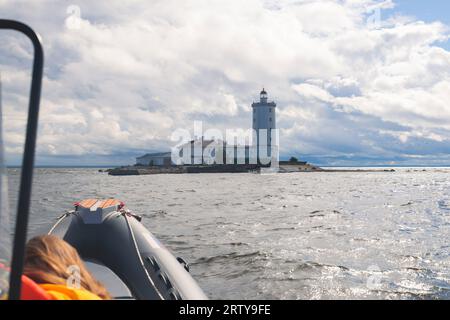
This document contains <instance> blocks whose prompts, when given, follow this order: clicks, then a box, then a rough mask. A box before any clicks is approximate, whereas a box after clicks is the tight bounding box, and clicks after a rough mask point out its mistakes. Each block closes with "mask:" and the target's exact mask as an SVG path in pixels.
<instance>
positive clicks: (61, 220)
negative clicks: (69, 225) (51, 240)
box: [47, 211, 75, 235]
mask: <svg viewBox="0 0 450 320" xmlns="http://www.w3.org/2000/svg"><path fill="white" fill-rule="evenodd" d="M74 213H75V211H66V212H64V214H63V215H62V216H61V217H59V218H58V220H57V221H56V223H55V224H54V225H53V227H52V228H51V229H50V231H49V232H48V233H47V235H51V234H52V233H53V231H54V230H55V229H56V228H57V227H58V226H59V224H60V223H61V222H63V220H64V219H65V218H67V217H68V216H69V215H71V214H74Z"/></svg>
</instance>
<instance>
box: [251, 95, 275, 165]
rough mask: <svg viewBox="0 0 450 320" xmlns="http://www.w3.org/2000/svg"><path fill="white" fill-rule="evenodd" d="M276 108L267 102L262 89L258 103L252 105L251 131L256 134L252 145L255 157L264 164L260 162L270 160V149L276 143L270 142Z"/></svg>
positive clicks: (273, 104) (272, 103) (273, 103)
mask: <svg viewBox="0 0 450 320" xmlns="http://www.w3.org/2000/svg"><path fill="white" fill-rule="evenodd" d="M276 107H277V105H276V103H275V102H273V101H271V102H269V101H268V95H267V92H266V90H265V89H264V88H263V90H262V91H261V93H260V97H259V102H254V103H253V104H252V108H253V130H254V133H256V139H254V140H253V144H254V145H255V143H256V148H257V155H258V159H259V160H260V162H264V161H261V160H262V159H263V158H269V159H270V158H271V156H272V153H271V150H272V147H273V146H275V144H276V143H277V141H272V132H273V131H274V130H275V129H276V128H277V125H276V123H277V122H276V113H275V110H276ZM255 140H256V141H255ZM266 162H267V161H266ZM268 162H270V160H269V161H268ZM265 164H268V163H265Z"/></svg>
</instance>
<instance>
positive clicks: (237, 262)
mask: <svg viewBox="0 0 450 320" xmlns="http://www.w3.org/2000/svg"><path fill="white" fill-rule="evenodd" d="M9 175H10V182H11V183H12V185H13V186H14V185H17V181H18V171H17V170H13V169H12V170H10V172H9ZM449 178H450V169H427V170H426V171H421V170H419V171H416V170H414V169H413V170H407V169H400V171H397V172H396V173H293V174H279V175H257V174H200V175H155V176H130V177H111V176H108V175H107V174H103V173H99V172H98V170H96V169H38V170H37V171H36V175H35V188H34V194H33V209H32V218H31V233H32V234H35V233H37V232H38V230H42V228H46V227H47V226H48V225H49V224H50V223H52V222H53V221H54V219H55V218H56V217H57V216H58V215H60V214H61V212H62V211H63V210H64V209H69V208H70V207H71V204H72V203H73V202H74V201H77V200H80V199H83V198H88V197H89V198H92V197H99V198H103V197H115V198H118V199H121V200H123V201H125V202H126V203H127V205H128V207H129V208H130V209H132V210H133V211H134V212H135V213H137V214H140V215H143V216H144V219H143V222H144V224H145V225H146V227H148V228H149V229H150V230H151V231H152V232H153V233H154V234H155V235H156V236H158V237H159V238H160V239H161V240H162V241H163V242H164V243H165V244H166V245H167V246H168V247H169V248H170V249H171V250H172V251H173V252H175V253H176V254H177V255H179V256H182V257H184V258H185V259H186V260H187V261H189V262H190V264H191V273H192V274H193V276H194V277H195V278H196V279H197V281H198V282H199V284H200V285H201V287H202V288H203V289H204V290H205V291H206V293H207V294H208V295H209V297H211V298H217V299H255V298H256V299H353V298H356V299H381V298H391V299H450V179H449ZM13 189H14V188H13ZM11 197H12V201H15V199H16V198H15V197H14V194H11Z"/></svg>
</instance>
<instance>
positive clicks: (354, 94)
mask: <svg viewBox="0 0 450 320" xmlns="http://www.w3.org/2000/svg"><path fill="white" fill-rule="evenodd" d="M394 6H395V1H375V0H373V1H372V0H342V1H329V0H317V1H309V0H296V1H293V0H292V1H289V0H283V1H268V0H266V1H264V0H246V1H237V0H230V1H219V0H211V1H194V0H186V1H181V2H180V1H175V0H155V1H152V2H148V1H138V0H136V1H131V2H126V3H125V2H123V1H116V0H114V1H107V2H106V1H104V2H100V1H95V2H93V1H74V2H73V5H69V3H61V2H57V1H50V0H48V1H44V2H42V1H28V2H26V3H25V2H13V1H1V2H0V11H1V12H3V13H7V16H8V17H9V18H16V19H20V20H23V21H26V22H27V23H29V24H30V25H32V26H33V27H34V28H35V29H36V30H38V31H39V32H40V34H41V35H42V38H43V41H44V47H45V51H46V72H45V83H44V90H43V100H42V113H41V124H40V133H39V157H40V159H46V161H52V160H51V159H55V161H60V160H59V159H62V158H63V159H68V158H70V157H74V158H83V159H90V158H91V159H94V158H98V157H104V159H107V158H108V157H109V158H110V159H113V158H114V161H118V160H117V159H122V160H121V161H132V157H133V156H135V155H139V154H140V153H141V152H146V151H149V150H158V149H165V148H167V147H168V146H170V145H171V143H170V139H169V138H170V135H171V133H172V132H173V131H174V130H175V129H177V128H187V129H191V128H192V126H193V121H194V120H203V121H205V127H207V126H215V127H219V128H235V127H248V126H250V125H251V113H250V112H251V109H250V105H251V102H252V100H253V99H256V98H257V93H258V92H259V90H260V89H261V87H262V86H265V87H266V89H268V90H269V94H270V95H271V97H273V98H274V99H275V100H276V101H277V103H278V113H279V117H278V119H279V121H278V126H279V127H280V128H281V143H282V145H281V148H282V153H283V155H286V156H287V155H290V154H297V155H300V156H303V157H305V158H307V157H310V158H314V159H324V162H326V161H328V160H325V159H332V160H330V161H331V162H332V163H336V161H337V160H335V159H340V158H341V159H349V158H352V157H353V158H354V159H378V160H376V161H385V160H386V161H391V160H392V159H396V160H398V161H400V159H404V160H405V161H409V160H410V159H411V157H412V156H420V157H424V156H426V155H425V154H424V153H425V151H426V153H427V154H428V156H429V157H430V159H435V158H439V157H441V158H442V159H445V160H443V161H447V159H446V158H445V154H446V153H448V151H450V150H449V149H447V148H448V146H449V139H450V121H449V120H450V108H448V101H450V97H449V95H450V90H449V89H450V88H449V87H450V53H449V52H448V51H446V50H444V49H442V48H439V47H438V46H437V44H439V43H440V42H443V41H447V40H448V37H449V30H448V27H447V26H446V25H444V24H442V23H439V22H435V23H424V22H420V21H415V20H414V19H411V18H405V17H402V16H401V15H399V14H396V15H395V16H392V17H383V19H382V20H381V21H377V20H376V18H377V12H378V11H377V10H378V9H377V8H379V9H380V10H384V9H389V8H393V7H394ZM78 8H79V12H78ZM374 22H375V24H374ZM0 41H1V43H2V46H1V47H0V54H1V56H2V60H1V62H0V70H1V71H2V79H3V82H4V91H5V92H4V95H3V96H4V108H5V113H6V116H7V119H8V121H7V123H5V131H6V132H5V140H6V145H7V150H8V152H9V153H10V154H17V153H18V150H20V148H21V143H22V142H21V139H23V136H22V133H21V132H23V129H24V127H23V126H24V120H25V113H24V111H25V108H26V101H27V94H28V90H29V78H28V77H29V66H30V59H31V48H30V45H29V44H28V43H27V41H25V40H24V39H19V38H18V37H15V36H14V35H13V34H12V33H7V34H2V35H1V36H0ZM425 146H426V147H425ZM117 155H123V156H122V157H117ZM85 161H87V160H85ZM104 161H106V160H104ZM357 161H359V160H357ZM433 161H434V160H433Z"/></svg>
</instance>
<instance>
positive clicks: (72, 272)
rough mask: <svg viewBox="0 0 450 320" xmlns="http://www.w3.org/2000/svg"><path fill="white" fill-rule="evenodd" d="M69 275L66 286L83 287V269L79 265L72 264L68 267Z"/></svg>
mask: <svg viewBox="0 0 450 320" xmlns="http://www.w3.org/2000/svg"><path fill="white" fill-rule="evenodd" d="M66 272H67V273H68V274H69V277H68V278H67V280H66V286H67V287H68V288H72V289H80V288H81V270H80V267H79V266H77V265H71V266H69V267H68V268H67V269H66Z"/></svg>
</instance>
